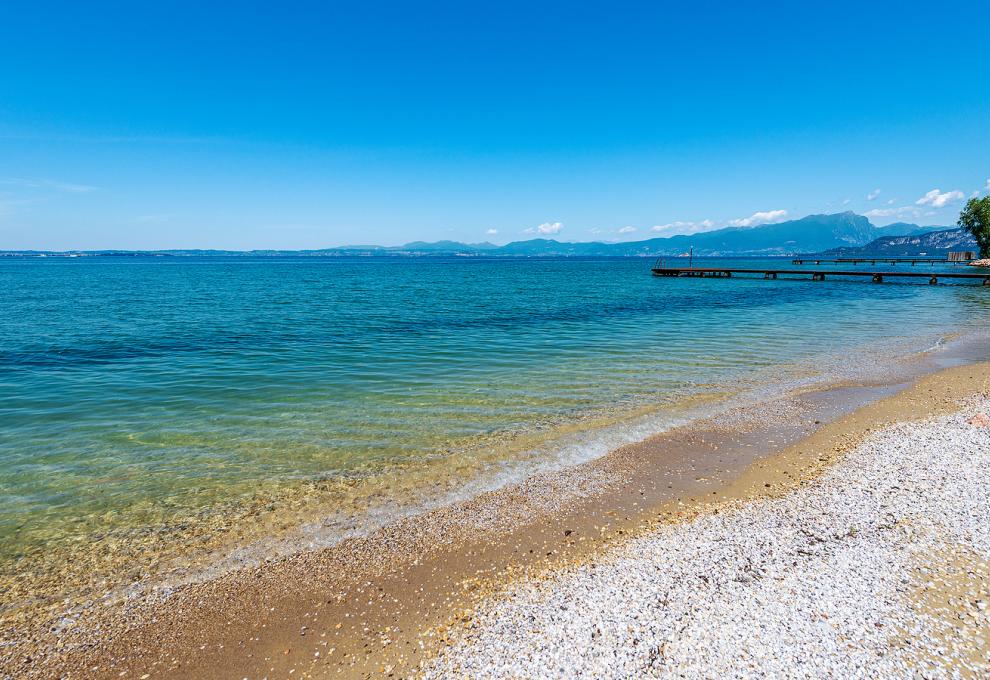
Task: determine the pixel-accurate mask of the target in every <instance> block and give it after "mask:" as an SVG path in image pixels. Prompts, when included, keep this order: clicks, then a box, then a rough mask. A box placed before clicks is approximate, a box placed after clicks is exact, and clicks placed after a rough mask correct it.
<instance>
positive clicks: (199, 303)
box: [0, 258, 990, 561]
mask: <svg viewBox="0 0 990 680" xmlns="http://www.w3.org/2000/svg"><path fill="white" fill-rule="evenodd" d="M722 262H726V261H722ZM753 264H754V261H752V260H747V261H744V262H739V263H737V265H741V266H750V265H753ZM775 264H776V265H778V266H780V265H781V264H784V265H785V266H789V262H782V261H780V260H778V261H776V262H775ZM649 265H650V262H648V261H646V260H565V259H557V260H485V259H476V258H452V259H432V258H428V259H427V258H424V259H415V258H408V259H391V258H382V259H315V258H278V259H277V258H80V259H47V260H45V259H14V258H10V259H0V291H2V300H3V303H2V305H0V546H2V547H0V552H2V554H0V560H8V561H9V560H11V559H14V558H16V557H17V556H20V555H24V554H28V553H30V552H31V551H32V550H34V549H36V548H38V547H40V546H46V545H47V546H48V547H49V548H50V547H52V546H53V545H54V544H57V543H58V542H59V541H71V540H74V539H83V538H85V540H88V541H89V540H100V537H101V536H103V535H105V534H106V532H112V531H114V530H115V529H117V528H120V527H122V526H126V527H129V528H132V529H134V528H138V529H139V528H141V527H143V526H145V525H148V526H151V525H161V524H162V523H166V524H167V523H169V522H170V521H173V520H174V519H175V518H177V517H182V518H184V520H183V521H185V519H188V518H189V517H195V516H203V515H204V513H208V512H209V511H210V510H211V508H228V507H230V506H231V505H236V504H237V502H238V499H240V498H257V497H258V496H259V495H261V496H264V495H265V494H269V493H271V494H276V493H277V492H278V490H280V489H286V488H291V487H292V486H293V485H298V484H300V483H305V482H312V481H313V480H324V481H326V480H330V481H333V482H341V481H342V480H343V481H345V482H347V484H351V483H352V482H353V481H354V480H362V479H369V478H375V479H386V480H387V479H396V480H400V479H402V475H403V474H404V471H405V470H408V469H416V470H418V471H419V472H420V474H421V478H417V480H416V481H415V483H416V484H421V483H427V482H428V481H429V478H430V474H433V473H429V474H425V475H423V474H422V471H423V470H424V469H426V470H427V471H428V472H429V471H430V470H433V471H434V472H435V474H437V475H439V474H442V473H444V472H445V465H444V461H446V460H448V459H450V460H454V459H455V458H456V460H457V461H458V462H457V466H460V467H461V468H465V465H466V466H467V468H469V467H470V465H469V463H470V461H471V460H472V457H473V456H475V455H479V456H480V455H484V456H487V457H488V458H489V459H491V457H492V456H496V457H497V455H498V449H497V446H496V442H499V441H502V440H506V439H511V438H512V437H513V436H521V435H527V434H537V433H540V432H543V431H548V430H552V428H553V427H558V426H560V425H561V424H566V423H568V422H575V421H578V420H580V419H581V418H585V417H587V416H588V415H589V414H597V413H602V412H604V411H606V410H609V409H611V410H612V411H614V410H615V409H616V408H620V409H621V408H629V409H632V408H635V407H639V406H643V405H657V404H659V405H664V404H670V405H675V404H677V403H678V402H679V401H681V400H683V399H686V398H688V397H690V396H691V395H694V394H698V393H703V392H706V391H712V390H715V389H721V388H722V387H724V386H727V385H733V384H743V383H746V382H747V381H749V382H752V381H766V380H772V379H773V378H774V376H775V367H778V366H783V365H789V366H793V365H797V364H802V362H804V363H805V365H808V364H807V362H809V361H810V362H811V364H810V365H812V366H813V365H814V364H815V363H816V362H817V361H821V362H822V363H827V362H835V361H836V360H839V361H840V363H841V360H842V359H843V358H844V357H850V356H852V354H853V353H855V352H860V351H862V349H863V348H864V347H866V346H869V345H870V344H871V343H877V342H883V341H886V340H887V339H889V338H891V337H895V338H902V339H903V338H910V339H912V342H914V343H915V345H916V348H921V347H924V346H928V345H930V344H931V342H934V340H935V339H936V338H937V337H938V336H940V335H945V334H947V333H949V332H952V331H954V330H964V329H966V328H976V327H982V326H985V325H986V323H987V321H988V320H990V290H988V289H986V288H982V287H980V286H974V285H945V286H928V285H921V284H919V283H908V284H900V283H893V282H892V283H885V284H883V285H874V284H870V283H868V282H865V281H858V280H857V281H834V282H833V281H829V282H826V283H812V282H810V281H780V280H778V281H772V282H771V281H763V280H742V279H733V280H719V279H704V280H698V279H661V278H654V277H652V276H651V275H650V272H649ZM960 270H961V269H958V268H957V269H954V270H953V271H960ZM912 347H914V345H912ZM548 455H549V454H548ZM425 463H429V464H430V465H427V466H426V467H425V468H424V464H425ZM452 465H453V464H452ZM467 468H465V469H467ZM446 472H449V470H446ZM465 474H467V473H465ZM406 482H407V483H406V484H405V485H403V484H400V483H396V484H395V489H396V493H399V492H403V493H405V492H407V491H408V488H409V484H411V482H409V480H408V479H407V480H406ZM345 486H346V487H347V488H352V487H351V486H347V485H346V484H345ZM341 488H344V487H341ZM389 488H390V486H389V485H388V484H384V485H381V486H378V487H376V493H378V494H381V493H384V494H386V495H387V494H388V489H389ZM403 489H404V490H405V491H403ZM351 500H352V501H353V500H354V499H353V498H351ZM94 532H96V533H94Z"/></svg>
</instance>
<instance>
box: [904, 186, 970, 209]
mask: <svg viewBox="0 0 990 680" xmlns="http://www.w3.org/2000/svg"><path fill="white" fill-rule="evenodd" d="M964 198H966V196H965V194H963V192H961V191H946V192H945V193H942V192H941V191H939V190H938V189H932V190H931V191H929V192H928V193H927V194H925V195H924V196H922V197H921V198H919V199H918V200H917V201H915V202H914V204H915V205H930V206H931V207H933V208H944V207H945V206H946V205H947V204H948V203H951V202H952V201H961V200H962V199H964Z"/></svg>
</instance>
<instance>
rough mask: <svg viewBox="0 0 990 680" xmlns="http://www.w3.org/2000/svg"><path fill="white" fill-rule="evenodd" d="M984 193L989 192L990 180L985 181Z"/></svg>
mask: <svg viewBox="0 0 990 680" xmlns="http://www.w3.org/2000/svg"><path fill="white" fill-rule="evenodd" d="M983 190H984V191H990V179H988V180H987V185H986V186H985V187H983Z"/></svg>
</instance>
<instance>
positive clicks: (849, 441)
mask: <svg viewBox="0 0 990 680" xmlns="http://www.w3.org/2000/svg"><path fill="white" fill-rule="evenodd" d="M929 370H931V369H929ZM988 390H990V364H988V363H971V364H963V365H959V366H955V367H952V368H948V369H944V370H940V371H938V372H935V373H930V374H928V375H925V376H924V377H920V378H918V379H916V380H909V381H907V382H903V378H902V377H900V376H897V377H895V378H892V380H891V381H890V382H889V383H888V384H870V385H865V384H860V385H837V386H832V387H830V388H829V389H826V390H819V391H811V392H806V393H800V394H793V395H786V396H783V397H781V398H780V399H776V400H769V401H767V402H766V403H764V404H761V405H759V406H757V407H747V408H740V409H737V410H730V411H728V412H725V413H722V414H720V415H719V416H717V417H715V418H711V419H708V420H705V421H702V422H697V423H692V424H690V425H689V426H685V427H682V428H677V429H675V430H672V431H670V432H667V433H664V434H663V435H660V436H657V437H654V438H651V439H649V440H647V441H644V442H641V443H639V444H636V445H632V446H627V447H624V448H621V449H619V450H617V451H614V452H613V453H611V454H609V455H607V456H605V457H603V458H601V459H598V460H595V461H592V462H590V463H587V464H584V465H580V466H576V467H573V468H569V469H567V470H564V471H562V472H554V473H548V474H544V475H536V476H534V477H532V478H530V479H528V480H527V481H526V482H524V483H522V484H517V485H512V486H508V487H505V488H502V489H499V490H497V491H494V492H490V493H486V494H483V495H481V496H478V497H476V498H474V499H472V500H469V501H465V502H462V503H459V504H455V505H452V506H448V507H444V508H441V509H438V510H434V511H431V512H429V513H426V514H425V515H422V516H418V517H412V518H407V519H406V520H403V521H400V522H397V523H395V524H393V525H390V526H388V527H386V528H384V529H381V530H379V531H376V532H374V533H372V534H370V535H368V536H365V537H360V538H354V539H350V540H347V541H344V542H343V543H341V544H338V545H335V546H333V547H330V548H326V549H321V550H315V551H309V552H304V553H300V554H297V555H293V556H290V557H287V558H283V559H279V560H274V561H271V562H267V563H264V564H262V565H260V566H257V567H252V568H249V569H242V570H236V571H233V572H229V573H226V574H224V575H221V576H219V577H218V578H215V579H211V580H207V581H204V582H199V583H193V584H189V585H186V586H182V587H178V588H174V589H160V590H157V591H154V592H153V593H152V594H151V595H146V596H141V597H136V598H133V599H131V600H124V601H122V602H117V603H114V604H113V605H107V606H102V607H95V608H93V609H90V610H86V611H83V612H81V613H76V614H75V615H73V616H71V617H70V616H66V617H64V618H63V619H62V620H60V621H57V622H55V625H51V624H50V623H48V622H46V625H44V627H42V626H38V627H37V628H34V629H30V630H21V631H16V633H17V634H19V637H15V636H9V637H8V638H7V639H6V640H5V645H4V648H3V649H4V651H3V659H2V669H3V673H4V676H5V677H11V678H13V677H71V678H79V677H87V678H88V677H92V678H109V677H137V678H141V677H145V678H152V677H170V678H171V677H190V678H196V677H231V678H234V677H237V678H244V677H249V678H255V677H257V678H262V677H269V678H275V677H375V676H380V675H391V676H394V677H409V676H417V675H424V674H425V675H427V676H430V677H445V676H450V675H468V676H491V677H519V676H523V677H526V676H529V677H532V676H538V675H545V674H546V672H547V671H546V669H547V668H549V669H550V671H549V673H550V674H551V675H558V676H563V677H572V676H598V675H609V674H611V675H615V676H628V675H630V674H632V675H636V674H657V675H663V674H665V673H672V674H677V673H688V674H701V675H705V674H708V673H716V672H717V673H730V674H731V673H740V674H742V675H745V673H746V672H754V673H756V672H759V671H760V669H762V670H763V671H769V670H772V669H775V668H776V669H778V670H779V669H783V668H787V667H789V666H790V665H792V664H797V663H801V664H808V665H807V666H806V667H807V669H808V674H812V675H815V674H821V673H838V672H841V673H845V672H846V671H849V672H852V671H855V670H857V669H859V670H863V669H866V670H869V671H870V674H871V675H872V674H875V673H874V671H875V672H876V673H880V674H882V673H883V672H888V673H890V674H895V675H896V674H897V673H899V672H902V671H903V669H904V668H905V667H908V666H905V664H908V665H909V666H910V667H912V668H913V667H919V668H921V667H925V668H927V667H928V666H925V665H924V664H926V663H927V664H929V665H931V664H933V663H936V662H934V661H932V660H933V659H941V661H938V664H941V665H937V664H936V665H935V666H934V668H935V671H933V672H934V673H935V674H936V675H937V674H938V673H940V672H944V673H949V674H951V671H952V669H960V672H961V673H963V674H965V673H970V674H972V673H976V672H977V671H978V669H980V668H981V666H979V664H980V663H983V662H984V661H985V648H986V639H985V632H983V633H981V632H980V627H979V626H980V622H981V621H983V623H984V624H985V621H984V620H983V619H981V618H980V617H981V616H985V609H981V603H985V602H986V600H987V598H986V588H987V585H986V580H985V578H986V576H987V571H986V568H985V567H986V561H985V560H986V556H987V554H986V546H987V543H986V539H985V537H984V533H983V529H981V523H985V517H983V516H982V515H983V513H984V512H985V508H986V507H987V504H986V503H985V501H986V499H987V496H986V494H987V481H986V476H985V470H986V465H985V462H986V461H985V460H984V458H985V457H986V455H987V452H988V451H990V428H986V427H981V426H980V423H981V422H982V421H981V420H980V419H979V418H978V415H979V414H980V413H985V412H987V411H990V404H988V403H987V401H986V393H987V391H988ZM864 404H865V405H864ZM974 418H976V420H974V421H973V422H975V423H977V424H975V425H971V424H969V423H968V422H967V421H968V420H971V419H974ZM953 471H960V472H965V474H949V473H950V472H953ZM947 565H948V566H947ZM919 603H920V604H919ZM974 626H975V627H974ZM984 631H985V626H984ZM866 633H869V635H866ZM980 635H982V636H983V637H980ZM980 645H983V646H982V647H980ZM905 650H906V651H905ZM945 650H953V651H952V653H951V654H950V653H948V652H946V651H945ZM981 650H983V651H981ZM981 655H982V656H981ZM760 664H764V665H763V666H760ZM541 669H543V670H542V671H541ZM747 669H748V670H747ZM781 672H783V671H781Z"/></svg>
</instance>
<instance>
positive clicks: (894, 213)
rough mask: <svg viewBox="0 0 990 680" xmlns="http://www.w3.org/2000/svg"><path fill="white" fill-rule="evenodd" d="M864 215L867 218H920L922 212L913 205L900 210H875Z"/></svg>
mask: <svg viewBox="0 0 990 680" xmlns="http://www.w3.org/2000/svg"><path fill="white" fill-rule="evenodd" d="M864 214H865V215H866V216H867V217H918V216H919V215H920V214H921V211H920V210H918V208H916V207H914V206H913V205H902V206H900V207H898V208H874V209H873V210H867V211H866V212H865V213H864Z"/></svg>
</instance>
